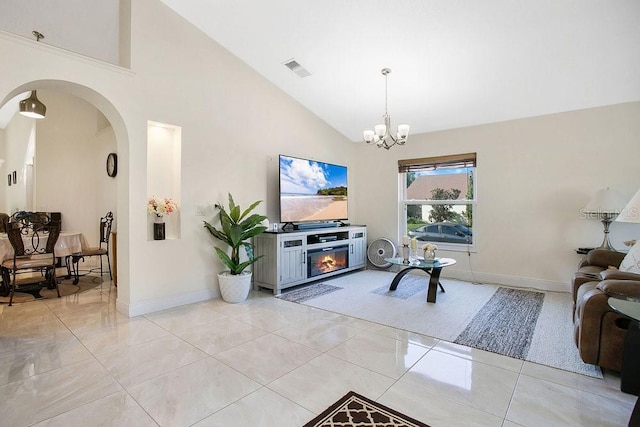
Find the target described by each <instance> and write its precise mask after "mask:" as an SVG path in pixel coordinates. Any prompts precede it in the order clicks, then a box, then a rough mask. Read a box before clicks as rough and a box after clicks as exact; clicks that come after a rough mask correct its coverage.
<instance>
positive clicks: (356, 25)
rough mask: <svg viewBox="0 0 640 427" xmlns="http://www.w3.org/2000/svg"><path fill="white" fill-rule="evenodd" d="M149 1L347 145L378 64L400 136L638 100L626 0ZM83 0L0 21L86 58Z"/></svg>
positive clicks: (637, 15) (5, 6)
mask: <svg viewBox="0 0 640 427" xmlns="http://www.w3.org/2000/svg"><path fill="white" fill-rule="evenodd" d="M161 1H162V2H163V3H165V4H166V5H168V6H169V7H170V8H172V9H173V10H175V11H176V12H177V13H178V14H180V15H182V16H183V17H184V18H185V19H187V20H188V21H190V22H191V23H192V24H193V25H195V26H196V27H198V28H200V29H201V30H202V31H203V32H204V33H206V34H207V35H209V36H210V37H211V38H212V39H214V40H216V41H217V42H218V43H220V44H221V45H222V46H224V47H225V48H226V49H228V50H229V51H230V52H232V53H233V54H235V55H236V56H238V57H239V58H240V59H241V60H242V61H244V62H246V63H247V64H248V65H249V66H250V67H252V68H253V69H255V70H256V71H257V72H258V73H260V74H261V75H263V76H264V77H265V78H266V79H268V80H269V81H271V82H272V83H274V84H275V85H276V86H278V87H280V88H281V89H282V90H283V91H285V92H286V93H288V94H290V95H291V96H292V97H293V98H295V99H296V100H298V101H299V102H300V103H301V104H303V105H304V106H306V107H307V108H308V109H309V110H311V111H312V112H314V113H315V114H316V115H318V116H319V117H321V118H322V119H324V120H325V121H326V122H327V123H328V124H329V125H331V126H332V127H334V128H335V129H337V130H338V131H339V132H341V133H342V134H344V135H345V136H346V137H347V138H349V139H351V140H353V141H359V140H361V138H362V131H363V130H365V129H372V128H373V126H374V125H375V124H377V123H380V122H381V121H382V115H383V114H384V111H385V79H384V77H383V76H382V74H381V72H380V71H381V69H382V68H385V67H388V68H390V69H391V74H389V76H388V112H389V114H390V115H391V121H392V125H394V127H395V125H397V124H400V123H408V124H410V125H411V133H413V134H415V133H420V132H429V131H435V130H442V129H450V128H457V127H463V126H470V125H475V124H482V123H491V122H497V121H503V120H510V119H515V118H522V117H531V116H538V115H544V114H551V113H557V112H562V111H570V110H576V109H582V108H590V107H595V106H601V105H610V104H617V103H622V102H629V101H639V100H640V24H639V23H640V1H638V0H580V1H578V0H536V1H526V0H482V1H477V0H454V1H445V0H233V1H231V0H161ZM32 3H33V4H32ZM49 3H51V4H49ZM117 3H118V2H117V0H108V3H105V4H108V7H109V10H110V11H112V10H113V9H114V6H115V7H116V8H117ZM91 4H93V3H85V2H83V1H82V0H73V1H72V2H69V0H33V1H32V2H27V3H25V2H23V1H20V0H0V15H2V16H5V18H0V22H3V24H2V28H3V29H6V30H9V31H15V32H17V33H19V34H22V33H24V36H26V37H31V35H30V31H31V30H32V29H33V28H38V29H41V28H42V27H43V25H45V24H46V25H49V26H51V25H53V26H52V27H51V28H50V29H48V30H47V32H46V34H47V38H46V39H45V40H44V42H46V43H51V44H54V45H60V44H58V43H62V42H63V41H64V40H62V39H60V38H61V37H65V36H66V37H67V38H68V39H69V40H71V41H73V40H76V41H78V43H80V42H81V45H80V46H79V47H78V48H77V50H78V51H80V52H82V50H81V49H85V48H87V49H89V48H91V49H92V50H94V51H99V52H96V53H95V54H92V56H95V57H99V58H100V57H101V56H100V55H104V54H105V52H102V51H103V50H104V49H98V48H97V47H96V46H100V43H101V42H104V40H102V41H101V40H100V39H101V38H104V37H103V33H104V32H103V31H85V30H83V27H82V26H78V22H79V21H78V19H77V18H78V16H79V15H82V16H85V15H86V16H91V17H92V18H91V19H94V20H95V19H97V20H98V21H100V19H103V20H105V21H106V22H104V23H100V24H96V25H99V26H100V27H101V28H102V27H104V28H117V16H114V14H113V13H111V12H110V13H99V14H97V15H96V14H95V13H93V12H90V11H87V10H86V8H93V7H94V6H91ZM28 5H31V6H29V7H30V8H31V9H29V10H27V9H25V8H26V7H27V6H28ZM105 7H107V6H105ZM52 8H53V9H56V10H58V9H61V10H62V9H65V8H67V9H69V8H71V9H73V11H74V12H75V13H57V14H55V17H52V14H51V13H50V11H51V10H52ZM83 8H84V9H83ZM5 12H6V13H5ZM100 17H101V18H100ZM54 18H55V19H54ZM65 19H67V20H68V22H66V23H65V22H64V20H65ZM52 20H54V21H55V23H54V24H52V22H53V21H52ZM114 20H115V21H114ZM17 22H19V23H20V25H18V24H16V23H17ZM13 27H16V28H15V30H14V29H13ZM64 33H69V34H67V35H65V34H64ZM92 38H95V39H96V40H95V41H92V40H91V39H92ZM69 43H71V42H69ZM65 47H66V46H65ZM72 49H73V50H76V49H75V48H73V47H72ZM291 59H295V60H296V61H297V62H298V63H299V64H300V65H301V66H302V67H304V69H306V70H307V71H308V72H309V73H310V75H309V76H308V77H304V78H301V77H299V76H298V75H297V74H296V73H294V72H292V71H291V70H289V69H288V68H287V67H285V66H284V65H283V64H284V63H285V62H287V61H289V60H291ZM194 60H197V59H194ZM3 110H6V109H3ZM1 112H2V110H0V113H1ZM9 117H10V116H9Z"/></svg>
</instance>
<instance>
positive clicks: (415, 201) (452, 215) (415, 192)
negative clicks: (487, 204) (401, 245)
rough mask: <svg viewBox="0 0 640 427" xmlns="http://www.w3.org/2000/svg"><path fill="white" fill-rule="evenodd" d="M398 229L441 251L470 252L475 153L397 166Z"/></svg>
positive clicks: (474, 185) (416, 161)
mask: <svg viewBox="0 0 640 427" xmlns="http://www.w3.org/2000/svg"><path fill="white" fill-rule="evenodd" d="M398 166H399V172H400V178H401V182H402V183H403V185H402V186H401V195H400V202H401V203H400V205H401V207H402V216H401V218H402V220H403V224H401V227H400V229H401V230H402V228H404V229H405V230H406V233H405V234H406V235H408V236H411V237H414V238H416V239H417V240H418V241H421V242H437V243H441V244H439V245H438V246H439V247H440V248H446V249H453V250H456V248H459V249H460V250H469V248H470V246H472V245H473V244H474V233H473V209H474V207H475V204H476V203H477V200H476V197H475V194H476V191H477V188H476V183H475V174H476V159H475V153H471V154H465V155H453V156H443V157H434V158H425V159H413V160H400V161H399V162H398Z"/></svg>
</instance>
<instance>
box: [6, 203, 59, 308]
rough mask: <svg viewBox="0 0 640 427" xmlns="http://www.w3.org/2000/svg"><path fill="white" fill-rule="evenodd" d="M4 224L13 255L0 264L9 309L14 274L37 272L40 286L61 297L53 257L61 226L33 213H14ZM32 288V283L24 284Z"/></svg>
mask: <svg viewBox="0 0 640 427" xmlns="http://www.w3.org/2000/svg"><path fill="white" fill-rule="evenodd" d="M5 224H6V232H7V237H8V238H9V242H10V243H11V246H12V248H13V256H12V257H11V258H9V259H7V260H5V261H3V262H2V264H0V274H1V275H2V281H3V282H4V283H5V289H7V287H8V290H9V293H10V297H9V306H11V304H12V303H13V295H14V294H15V291H16V288H18V287H20V286H19V285H18V283H17V275H18V274H22V273H39V274H41V275H42V277H43V280H42V281H39V282H38V284H37V285H36V286H42V283H43V282H44V284H45V285H46V286H47V287H48V288H49V289H54V288H55V289H56V291H57V293H58V297H60V289H59V288H58V282H57V280H56V256H55V254H54V248H55V245H56V242H57V241H58V236H59V235H60V223H58V222H52V221H51V220H50V219H49V218H48V217H47V216H46V215H44V216H42V215H40V214H38V215H35V214H34V213H33V212H16V213H15V214H13V215H12V216H11V217H10V218H9V221H8V222H6V223H5ZM25 286H30V287H33V284H29V285H25Z"/></svg>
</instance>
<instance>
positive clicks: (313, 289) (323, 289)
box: [278, 283, 342, 303]
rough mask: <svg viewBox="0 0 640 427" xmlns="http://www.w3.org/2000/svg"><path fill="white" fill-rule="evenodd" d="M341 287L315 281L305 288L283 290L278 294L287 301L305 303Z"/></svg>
mask: <svg viewBox="0 0 640 427" xmlns="http://www.w3.org/2000/svg"><path fill="white" fill-rule="evenodd" d="M340 289H342V288H340V287H338V286H332V285H327V284H324V283H315V284H313V285H309V286H306V287H304V288H300V289H293V290H290V291H283V292H282V293H281V294H280V295H278V298H280V299H283V300H285V301H290V302H297V303H303V302H305V301H307V300H310V299H312V298H317V297H319V296H322V295H326V294H330V293H332V292H335V291H339V290H340Z"/></svg>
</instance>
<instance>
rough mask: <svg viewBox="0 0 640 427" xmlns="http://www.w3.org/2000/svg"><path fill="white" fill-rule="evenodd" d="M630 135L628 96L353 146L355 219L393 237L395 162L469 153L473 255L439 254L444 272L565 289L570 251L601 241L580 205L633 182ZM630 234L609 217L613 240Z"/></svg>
mask: <svg viewBox="0 0 640 427" xmlns="http://www.w3.org/2000/svg"><path fill="white" fill-rule="evenodd" d="M638 135H640V103H638V102H636V103H629V104H621V105H613V106H608V107H601V108H593V109H588V110H581V111H573V112H566V113H560V114H553V115H548V116H541V117H533V118H528V119H522V120H513V121H508V122H502V123H495V124H488V125H483V126H474V127H468V128H461V129H454V130H449V131H443V132H434V133H428V134H421V135H412V136H411V137H410V140H409V142H408V143H407V145H405V146H404V147H398V148H393V149H391V150H390V151H388V152H387V151H381V150H376V149H374V148H372V147H367V146H364V145H361V146H360V148H359V150H358V156H359V157H360V159H361V160H360V161H358V163H357V167H356V175H358V177H359V180H358V186H357V187H356V188H355V192H356V193H357V197H356V203H357V205H358V206H357V211H358V215H357V216H356V218H357V221H358V222H361V223H366V224H368V225H369V227H370V228H369V239H370V240H373V239H375V238H377V237H389V238H392V239H395V240H397V239H398V237H399V236H398V229H397V224H398V216H399V213H398V212H399V210H398V202H397V201H398V172H397V160H398V159H405V158H417V157H428V156H439V155H446V154H458V153H468V152H477V154H478V169H477V180H476V183H477V197H478V205H477V207H476V208H475V209H474V229H473V231H474V241H475V243H476V248H477V252H474V253H471V254H470V255H468V254H467V253H466V252H462V253H460V252H446V251H439V253H440V255H441V256H449V257H453V258H455V259H457V260H458V263H457V264H456V265H455V267H452V268H447V269H446V273H447V275H448V276H455V277H459V278H464V279H470V280H480V281H486V282H494V283H503V284H508V285H513V286H536V287H538V288H542V289H545V288H546V289H558V290H568V282H569V279H570V277H571V275H572V274H573V272H574V271H575V269H576V265H577V263H578V261H579V260H580V257H579V256H578V255H577V254H576V253H575V248H577V247H582V246H598V245H599V244H600V243H601V241H602V224H601V223H600V222H599V221H593V220H585V219H581V217H580V209H581V208H582V207H584V206H585V205H586V204H587V202H588V201H589V199H590V198H591V197H592V196H593V195H594V194H595V192H596V191H597V190H598V189H600V188H605V187H607V186H609V187H611V188H614V189H616V190H618V191H619V192H620V193H622V194H623V195H624V196H625V197H628V198H629V199H630V198H631V196H633V194H634V193H635V192H636V191H637V190H638V188H640V168H638V167H637V164H638V159H639V158H640V140H639V136H638ZM374 189H375V191H374ZM381 200H383V201H384V202H381ZM373 207H375V212H376V215H371V214H370V213H369V212H371V210H372V208H373ZM632 238H640V226H638V225H634V224H623V223H613V224H612V226H611V241H612V243H613V245H614V247H616V248H618V249H626V247H625V246H624V245H623V244H622V242H623V241H624V240H628V239H632ZM443 274H444V273H443Z"/></svg>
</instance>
